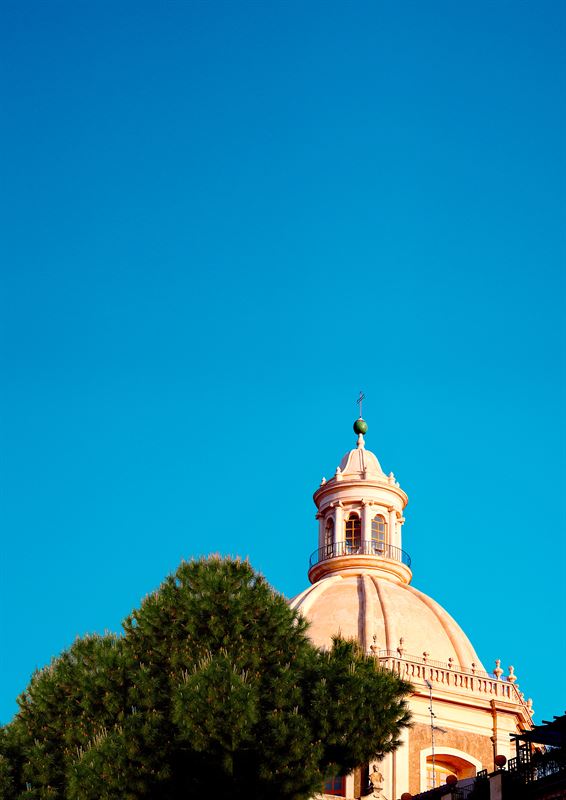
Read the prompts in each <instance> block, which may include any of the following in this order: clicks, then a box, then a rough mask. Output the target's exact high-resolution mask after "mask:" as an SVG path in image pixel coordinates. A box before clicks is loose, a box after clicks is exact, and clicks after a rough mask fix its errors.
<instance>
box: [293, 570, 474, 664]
mask: <svg viewBox="0 0 566 800" xmlns="http://www.w3.org/2000/svg"><path fill="white" fill-rule="evenodd" d="M291 606H292V608H296V609H297V610H299V611H301V613H302V614H303V615H304V616H305V617H306V618H307V619H308V621H309V622H310V628H309V636H310V638H311V640H312V641H313V642H314V644H316V645H318V646H319V647H329V646H330V644H331V642H332V636H334V635H336V634H340V635H341V636H343V637H344V638H346V639H352V638H353V639H356V640H357V641H359V643H360V644H361V646H362V648H363V649H364V650H365V651H366V652H367V651H369V649H370V647H371V646H372V645H374V646H377V649H378V650H380V651H385V650H387V651H390V652H392V653H396V654H397V653H398V654H399V655H402V654H403V655H404V657H405V658H411V656H413V658H414V659H418V660H421V661H422V660H423V658H426V659H427V660H430V661H438V662H442V663H443V664H446V663H447V662H449V661H450V662H453V664H454V668H456V669H457V668H458V666H460V667H461V668H463V669H465V670H470V669H474V670H475V669H478V670H481V671H483V669H484V668H483V666H482V664H481V662H480V660H479V658H478V656H477V654H476V652H475V650H474V648H473V647H472V645H471V643H470V641H469V640H468V637H467V636H466V634H465V633H464V631H463V630H462V629H461V628H460V626H459V625H458V624H457V623H456V622H455V620H454V619H452V617H451V616H450V614H448V613H447V612H446V611H445V610H444V609H443V608H442V606H440V605H439V604H438V603H436V602H435V601H434V600H432V598H430V597H428V596H427V595H426V594H423V593H422V592H420V591H418V589H415V588H414V587H412V586H410V585H409V584H407V583H399V582H397V581H393V580H387V579H386V578H383V577H379V576H377V575H372V574H354V575H352V574H347V573H343V574H334V575H329V576H328V577H326V578H324V579H322V580H319V581H317V582H316V583H315V584H313V585H312V586H310V587H309V588H308V589H305V591H304V592H302V593H301V594H299V595H297V597H295V598H293V600H291ZM374 637H375V639H374ZM398 648H400V650H399V649H398ZM425 654H426V655H425ZM472 665H473V666H472Z"/></svg>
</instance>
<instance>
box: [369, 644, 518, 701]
mask: <svg viewBox="0 0 566 800" xmlns="http://www.w3.org/2000/svg"><path fill="white" fill-rule="evenodd" d="M378 658H379V663H380V664H381V666H383V667H385V668H386V669H389V670H391V672H394V673H395V674H396V675H399V677H400V678H403V680H406V681H409V682H410V683H413V684H417V685H418V684H422V683H424V682H425V681H427V680H428V681H430V682H431V683H432V684H433V686H434V688H436V689H440V690H442V689H443V688H445V687H446V688H447V689H452V690H456V691H458V692H462V693H464V694H468V693H469V694H471V695H472V694H473V695H483V696H486V697H488V698H489V699H496V698H500V699H502V700H508V701H509V702H511V703H519V704H521V705H525V706H526V705H527V704H526V703H525V700H524V698H523V697H522V695H521V693H520V692H519V691H518V688H517V687H516V686H515V684H514V683H511V682H509V681H507V680H501V679H497V678H495V677H493V676H490V675H488V674H487V673H482V672H479V671H478V672H476V671H473V670H464V669H462V668H461V667H460V666H459V665H457V664H454V665H449V664H441V663H440V662H431V661H428V660H425V659H424V658H420V659H418V658H417V657H414V656H407V655H403V656H402V657H401V656H398V655H392V654H391V653H389V652H387V651H380V652H379V654H378Z"/></svg>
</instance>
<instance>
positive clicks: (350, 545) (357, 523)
mask: <svg viewBox="0 0 566 800" xmlns="http://www.w3.org/2000/svg"><path fill="white" fill-rule="evenodd" d="M361 538H362V523H361V520H360V518H359V517H358V515H357V514H350V516H349V517H348V519H347V520H346V552H347V553H357V552H358V551H359V549H360V544H361Z"/></svg>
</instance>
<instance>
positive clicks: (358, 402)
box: [356, 392, 366, 419]
mask: <svg viewBox="0 0 566 800" xmlns="http://www.w3.org/2000/svg"><path fill="white" fill-rule="evenodd" d="M365 399H366V396H365V394H364V393H363V392H360V396H359V397H358V399H357V400H356V403H357V404H358V405H359V407H360V419H361V418H362V400H365Z"/></svg>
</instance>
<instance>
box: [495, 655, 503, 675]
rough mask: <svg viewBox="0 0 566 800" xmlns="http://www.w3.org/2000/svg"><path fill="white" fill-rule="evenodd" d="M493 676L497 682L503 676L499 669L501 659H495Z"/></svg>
mask: <svg viewBox="0 0 566 800" xmlns="http://www.w3.org/2000/svg"><path fill="white" fill-rule="evenodd" d="M493 674H494V675H495V677H496V678H497V680H499V679H500V678H501V676H502V675H503V670H502V669H501V659H500V658H496V659H495V669H494V670H493Z"/></svg>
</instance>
